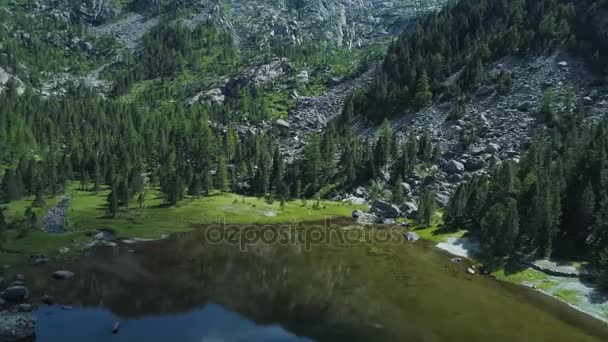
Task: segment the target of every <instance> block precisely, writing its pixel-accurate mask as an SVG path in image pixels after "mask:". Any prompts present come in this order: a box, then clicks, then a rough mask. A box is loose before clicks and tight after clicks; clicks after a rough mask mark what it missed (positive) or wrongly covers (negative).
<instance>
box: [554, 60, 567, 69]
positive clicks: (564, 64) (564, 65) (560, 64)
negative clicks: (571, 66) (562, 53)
mask: <svg viewBox="0 0 608 342" xmlns="http://www.w3.org/2000/svg"><path fill="white" fill-rule="evenodd" d="M557 65H559V66H560V67H562V68H565V67H567V66H568V62H566V61H561V62H559V63H557Z"/></svg>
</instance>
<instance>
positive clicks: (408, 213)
mask: <svg viewBox="0 0 608 342" xmlns="http://www.w3.org/2000/svg"><path fill="white" fill-rule="evenodd" d="M400 209H401V211H402V212H403V213H404V214H405V217H407V218H409V219H415V218H416V216H417V215H418V206H417V205H416V203H414V202H405V203H403V204H402V205H401V208H400Z"/></svg>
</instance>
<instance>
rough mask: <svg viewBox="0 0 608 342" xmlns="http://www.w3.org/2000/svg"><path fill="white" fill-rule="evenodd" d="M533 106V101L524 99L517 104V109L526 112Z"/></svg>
mask: <svg viewBox="0 0 608 342" xmlns="http://www.w3.org/2000/svg"><path fill="white" fill-rule="evenodd" d="M532 108H534V103H533V102H532V101H524V102H522V103H520V104H519V106H517V110H519V111H520V112H527V111H529V110H531V109H532Z"/></svg>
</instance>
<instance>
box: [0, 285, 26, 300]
mask: <svg viewBox="0 0 608 342" xmlns="http://www.w3.org/2000/svg"><path fill="white" fill-rule="evenodd" d="M29 296H30V292H29V291H28V289H27V287H25V286H21V285H20V286H11V287H9V288H7V289H6V290H4V291H2V292H0V298H2V299H4V300H5V301H7V302H23V301H24V300H26V299H28V298H29Z"/></svg>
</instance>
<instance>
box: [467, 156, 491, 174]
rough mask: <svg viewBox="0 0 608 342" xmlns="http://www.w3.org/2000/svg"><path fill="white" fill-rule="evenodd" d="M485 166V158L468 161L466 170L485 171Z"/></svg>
mask: <svg viewBox="0 0 608 342" xmlns="http://www.w3.org/2000/svg"><path fill="white" fill-rule="evenodd" d="M485 166H486V162H485V160H483V158H471V159H469V161H467V166H466V169H467V171H477V170H481V169H483V168H484V167H485Z"/></svg>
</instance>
